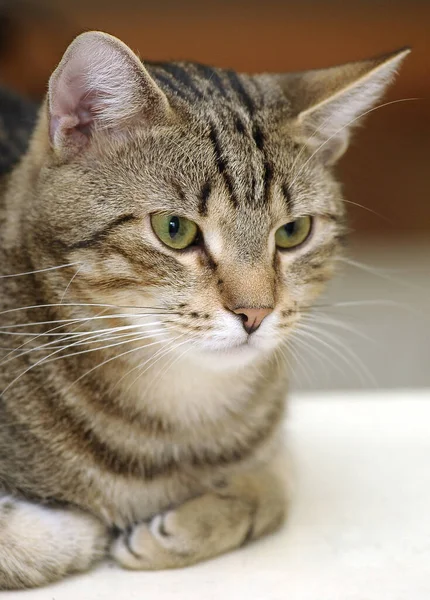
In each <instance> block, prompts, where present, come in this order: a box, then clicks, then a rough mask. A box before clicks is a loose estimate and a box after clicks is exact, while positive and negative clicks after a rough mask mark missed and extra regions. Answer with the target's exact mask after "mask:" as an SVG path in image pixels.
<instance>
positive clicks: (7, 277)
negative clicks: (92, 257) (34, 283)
mask: <svg viewBox="0 0 430 600" xmlns="http://www.w3.org/2000/svg"><path fill="white" fill-rule="evenodd" d="M81 264H82V263H80V262H73V263H68V264H67V265H59V266H58V267H47V268H46V269H37V270H35V271H26V272H24V273H12V274H11V275H0V279H9V278H11V277H23V276H24V275H34V274H36V273H46V272H47V271H55V270H58V269H66V268H67V267H73V266H75V265H81Z"/></svg>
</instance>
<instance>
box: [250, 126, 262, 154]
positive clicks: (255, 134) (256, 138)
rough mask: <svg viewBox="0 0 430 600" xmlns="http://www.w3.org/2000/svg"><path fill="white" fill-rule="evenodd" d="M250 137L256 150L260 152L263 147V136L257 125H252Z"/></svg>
mask: <svg viewBox="0 0 430 600" xmlns="http://www.w3.org/2000/svg"><path fill="white" fill-rule="evenodd" d="M252 137H253V138H254V141H255V144H256V146H257V148H258V149H259V150H261V151H262V150H263V147H264V134H263V132H262V131H261V129H260V127H259V126H258V125H254V127H253V129H252Z"/></svg>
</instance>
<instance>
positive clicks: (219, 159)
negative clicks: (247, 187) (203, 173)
mask: <svg viewBox="0 0 430 600" xmlns="http://www.w3.org/2000/svg"><path fill="white" fill-rule="evenodd" d="M209 138H210V140H211V142H212V146H213V149H214V152H215V161H216V164H217V166H218V171H219V172H220V174H221V175H222V176H223V178H224V182H225V185H226V187H227V190H228V192H229V194H230V200H231V203H232V204H233V206H234V207H235V208H237V207H238V206H239V202H238V200H237V197H236V193H235V190H234V185H233V179H232V177H231V175H230V173H229V172H228V170H227V163H226V161H225V159H224V158H223V153H222V148H221V145H220V142H219V139H218V135H217V132H216V131H215V128H214V127H213V126H212V127H211V129H210V133H209Z"/></svg>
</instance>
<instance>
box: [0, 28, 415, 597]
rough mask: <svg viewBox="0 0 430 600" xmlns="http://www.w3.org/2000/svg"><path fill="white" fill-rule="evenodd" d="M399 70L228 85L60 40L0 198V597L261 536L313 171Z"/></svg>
mask: <svg viewBox="0 0 430 600" xmlns="http://www.w3.org/2000/svg"><path fill="white" fill-rule="evenodd" d="M407 52H408V50H402V51H398V52H395V53H393V54H390V55H387V56H384V57H380V58H376V59H371V60H364V61H361V62H355V63H350V64H346V65H343V66H340V67H334V68H329V69H325V70H316V71H308V72H304V73H293V74H286V75H281V74H260V75H244V74H238V73H236V72H234V71H228V70H223V69H216V68H211V67H207V66H204V65H201V64H194V63H166V64H157V63H153V64H151V63H147V64H146V65H145V66H143V65H142V63H141V62H140V60H139V59H138V58H137V57H136V55H135V54H133V52H132V51H131V50H130V49H129V48H128V47H127V46H125V45H124V44H123V43H122V42H120V41H119V40H117V39H116V38H114V37H112V36H110V35H107V34H105V33H100V32H88V33H84V34H82V35H80V36H79V37H78V38H77V39H75V40H74V42H73V43H72V44H71V46H70V47H69V48H68V50H67V51H66V53H65V55H64V57H63V59H62V61H61V62H60V64H59V66H58V68H57V69H56V70H55V72H54V73H53V75H52V77H51V80H50V83H49V91H48V95H47V99H46V101H45V102H44V104H43V106H42V107H41V109H40V111H39V113H38V118H37V123H36V125H35V127H34V128H33V129H34V130H33V131H32V134H31V139H30V141H29V144H28V149H27V151H26V152H25V154H24V156H23V157H22V158H21V160H20V161H19V163H18V164H17V165H16V166H15V167H14V168H13V170H12V172H11V173H9V174H7V175H5V176H4V177H3V180H2V190H3V191H2V198H1V201H0V236H1V248H0V265H1V277H0V308H1V312H0V332H1V360H0V390H1V396H0V423H1V426H0V490H1V491H0V589H10V588H24V587H31V586H38V585H42V584H46V583H48V582H52V581H54V580H57V579H59V578H61V577H63V576H65V575H66V574H68V573H71V572H77V571H83V570H86V569H88V568H89V567H90V566H91V565H93V564H94V563H95V562H96V561H98V560H100V559H101V558H102V557H104V556H110V557H113V558H114V559H115V560H116V561H117V562H118V563H119V564H121V565H123V566H124V567H127V568H130V569H165V568H172V567H181V566H185V565H189V564H192V563H195V562H197V561H201V560H204V559H208V558H210V557H212V556H215V555H218V554H220V553H223V552H226V551H229V550H231V549H233V548H237V547H239V546H241V545H242V544H244V543H246V542H248V541H250V540H253V539H256V538H258V537H260V536H262V535H265V534H267V533H269V532H271V531H274V530H276V528H278V527H279V526H280V525H281V523H282V521H283V519H284V514H285V506H286V495H287V483H286V481H285V467H284V463H283V460H282V439H281V434H280V431H281V422H282V417H283V414H284V404H285V395H286V390H287V382H288V370H287V364H286V358H285V347H286V344H287V343H288V341H289V339H290V335H291V332H292V330H293V329H294V327H295V326H296V324H297V323H298V321H299V320H300V318H301V317H302V315H304V314H306V313H307V312H308V311H309V309H310V307H311V305H312V302H313V301H314V299H315V298H316V297H317V295H318V294H319V293H320V291H321V290H322V288H323V287H324V283H325V282H326V281H327V280H328V279H329V277H330V276H331V273H332V271H333V265H334V263H335V259H336V256H337V255H338V253H339V252H340V250H341V246H342V242H343V240H344V237H345V232H346V227H345V210H344V205H343V202H342V195H341V190H340V186H339V184H338V183H337V182H336V179H335V177H334V175H333V165H334V163H335V162H336V161H337V159H338V158H339V157H340V156H341V155H342V153H343V152H344V151H345V149H346V147H347V143H348V137H349V133H350V129H351V126H353V125H355V124H356V123H357V121H358V119H359V117H360V116H362V114H363V113H365V112H367V111H369V110H370V108H371V107H372V106H374V105H375V103H376V102H377V100H378V99H379V97H380V96H381V95H382V93H383V91H384V88H385V87H386V85H387V84H388V83H389V82H390V80H391V79H392V76H393V74H394V73H395V71H396V69H397V67H398V66H399V64H400V62H401V61H402V59H403V58H404V57H405V56H406V54H407ZM3 103H4V100H2V101H1V104H3ZM16 106H17V107H18V108H17V109H16V111H17V112H16V114H17V115H18V118H17V123H16V130H17V131H18V130H19V128H20V127H21V130H22V127H24V125H23V123H24V122H26V123H29V124H31V123H32V118H33V114H34V113H33V108H32V107H31V106H28V116H27V117H25V119H24V118H23V115H24V114H27V113H26V111H24V112H23V113H22V115H21V112H20V108H19V107H20V106H23V105H21V104H19V103H18V104H17V105H16ZM12 113H13V111H12ZM12 113H11V114H12ZM11 119H12V117H10V118H7V119H6V120H5V121H4V123H5V124H6V125H7V131H9V133H8V135H6V134H4V135H3V136H2V139H1V143H2V144H3V143H4V142H5V140H6V142H7V140H8V139H10V142H9V146H10V147H11V148H12V146H13V147H14V148H18V149H20V148H21V147H22V149H23V148H24V146H25V143H26V141H27V140H25V143H23V141H22V139H23V138H22V135H21V134H22V131H21V134H19V135H18V137H17V138H16V139H15V141H14V140H13V136H11V134H10V131H11V125H10V123H11ZM18 121H19V127H18ZM29 129H31V127H30V125H29V126H28V127H27V131H29ZM3 131H6V129H5V128H4V126H3ZM5 136H6V137H5ZM16 140H21V141H20V142H18V141H16ZM14 144H15V146H14ZM16 144H17V145H16ZM7 145H8V143H6V146H7ZM18 154H19V152H18ZM15 155H16V152H14V151H12V150H11V152H10V160H9V162H10V164H12V162H13V161H14V160H15V158H16V156H15ZM6 160H7V159H6V158H4V160H3V162H2V163H1V164H2V167H3V165H4V163H5V161H6Z"/></svg>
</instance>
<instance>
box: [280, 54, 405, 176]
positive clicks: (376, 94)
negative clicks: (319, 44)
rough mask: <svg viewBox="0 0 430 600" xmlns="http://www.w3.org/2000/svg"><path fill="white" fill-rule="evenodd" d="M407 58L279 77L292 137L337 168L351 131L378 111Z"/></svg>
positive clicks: (395, 56) (401, 56)
mask: <svg viewBox="0 0 430 600" xmlns="http://www.w3.org/2000/svg"><path fill="white" fill-rule="evenodd" d="M409 52H410V49H409V48H405V49H402V50H398V51H397V52H393V53H391V54H389V55H385V56H382V57H378V58H374V59H369V60H363V61H359V62H353V63H348V64H345V65H341V66H339V67H332V68H328V69H321V70H315V71H306V72H304V73H297V74H296V73H293V74H289V75H285V76H282V75H281V76H279V79H278V82H279V83H280V84H281V86H282V88H283V90H284V93H285V95H286V96H287V98H288V100H289V101H290V103H291V106H292V108H293V114H294V115H295V116H294V118H293V120H292V123H293V129H294V132H295V134H296V136H297V137H298V138H300V140H301V141H304V142H305V143H306V144H308V146H310V147H311V149H312V151H314V152H315V153H317V152H318V155H319V158H320V159H321V160H323V161H324V162H325V163H326V164H332V163H334V162H336V160H338V159H339V158H340V156H342V154H343V153H344V152H345V150H346V148H347V147H348V142H349V136H350V132H351V129H352V128H353V127H354V126H355V125H357V124H358V122H359V120H360V119H361V117H364V116H365V115H366V114H367V112H368V111H370V110H371V108H372V107H374V106H375V105H376V103H377V101H378V100H379V99H380V98H381V96H382V95H383V93H384V91H385V89H386V87H387V86H388V85H389V83H390V82H391V80H392V79H393V77H394V75H395V73H396V71H397V69H398V67H399V65H400V63H401V62H402V61H403V59H404V58H405V57H406V56H407V54H409ZM290 122H291V121H290Z"/></svg>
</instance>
